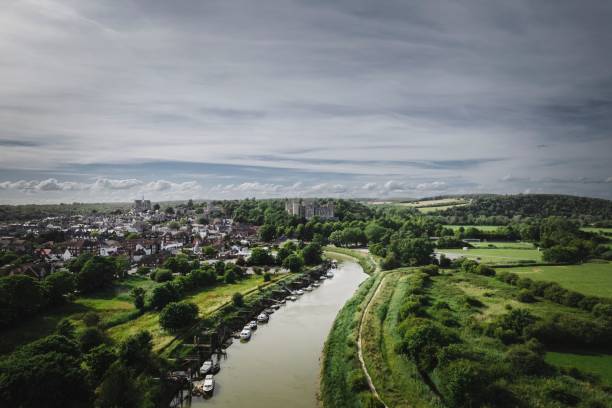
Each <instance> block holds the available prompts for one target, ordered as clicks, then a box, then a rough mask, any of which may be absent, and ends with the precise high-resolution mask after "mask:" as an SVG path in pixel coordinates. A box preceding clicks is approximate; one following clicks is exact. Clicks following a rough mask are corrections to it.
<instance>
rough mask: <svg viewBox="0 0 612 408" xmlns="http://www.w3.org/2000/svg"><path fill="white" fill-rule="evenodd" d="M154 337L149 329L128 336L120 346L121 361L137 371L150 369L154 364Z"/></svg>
mask: <svg viewBox="0 0 612 408" xmlns="http://www.w3.org/2000/svg"><path fill="white" fill-rule="evenodd" d="M152 339H153V337H151V333H149V332H148V331H140V332H138V333H136V334H135V335H133V336H130V337H128V338H127V339H126V340H125V341H124V342H123V343H121V346H120V348H119V361H121V363H123V364H124V365H125V366H126V367H130V368H133V369H134V370H135V371H136V372H137V373H141V372H143V371H146V370H148V369H150V368H151V367H152V365H153V361H152V355H151V351H152V350H153V344H152V343H151V340H152Z"/></svg>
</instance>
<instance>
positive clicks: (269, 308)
mask: <svg viewBox="0 0 612 408" xmlns="http://www.w3.org/2000/svg"><path fill="white" fill-rule="evenodd" d="M264 312H266V314H268V315H271V314H272V313H274V312H275V310H274V309H272V308H271V307H268V308H266V309H264Z"/></svg>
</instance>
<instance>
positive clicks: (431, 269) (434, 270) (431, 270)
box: [421, 265, 440, 276]
mask: <svg viewBox="0 0 612 408" xmlns="http://www.w3.org/2000/svg"><path fill="white" fill-rule="evenodd" d="M421 272H423V273H426V274H427V275H429V276H438V275H439V274H440V267H439V266H438V265H427V266H423V267H421Z"/></svg>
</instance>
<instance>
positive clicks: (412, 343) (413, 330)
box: [397, 317, 458, 371]
mask: <svg viewBox="0 0 612 408" xmlns="http://www.w3.org/2000/svg"><path fill="white" fill-rule="evenodd" d="M398 330H399V331H400V334H402V342H401V343H400V345H399V349H398V350H397V351H398V352H399V353H400V354H403V355H406V356H407V357H408V358H410V359H411V360H412V361H413V362H414V363H415V364H416V365H417V367H418V368H419V369H420V370H425V371H430V370H432V369H434V368H435V367H436V366H437V364H438V361H437V358H436V355H437V353H438V351H439V350H440V349H441V348H442V347H444V346H448V345H449V344H451V343H455V342H457V341H458V337H457V335H456V334H455V333H453V332H451V331H450V330H449V329H447V328H445V327H443V326H441V325H439V324H437V323H434V322H432V321H430V320H426V319H421V318H416V317H412V318H408V319H406V320H405V321H404V322H403V323H402V324H400V326H399V327H398Z"/></svg>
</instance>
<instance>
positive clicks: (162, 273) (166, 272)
mask: <svg viewBox="0 0 612 408" xmlns="http://www.w3.org/2000/svg"><path fill="white" fill-rule="evenodd" d="M151 277H152V278H153V280H155V282H170V281H171V280H172V279H174V277H173V276H172V271H170V269H161V268H160V269H158V270H156V271H155V273H154V274H153V275H151Z"/></svg>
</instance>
